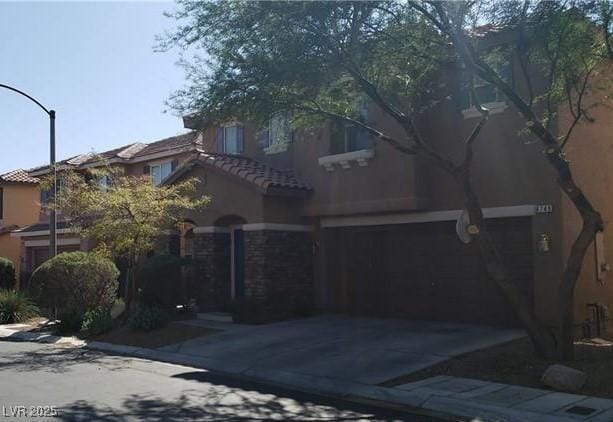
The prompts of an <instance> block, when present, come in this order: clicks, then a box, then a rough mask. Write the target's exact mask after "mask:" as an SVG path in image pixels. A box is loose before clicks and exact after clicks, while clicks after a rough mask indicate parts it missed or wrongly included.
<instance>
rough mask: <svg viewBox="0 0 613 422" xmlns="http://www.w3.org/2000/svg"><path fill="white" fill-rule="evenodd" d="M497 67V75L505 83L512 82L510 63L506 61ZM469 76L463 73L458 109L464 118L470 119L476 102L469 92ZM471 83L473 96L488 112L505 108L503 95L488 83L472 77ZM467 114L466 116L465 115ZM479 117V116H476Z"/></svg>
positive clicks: (470, 91)
mask: <svg viewBox="0 0 613 422" xmlns="http://www.w3.org/2000/svg"><path fill="white" fill-rule="evenodd" d="M496 67H497V69H496V70H497V71H498V74H499V75H500V76H501V77H502V79H503V80H504V81H506V82H511V81H512V67H511V63H510V62H509V61H507V62H506V63H504V64H500V65H498V66H496ZM470 78H471V75H470V74H469V73H467V72H463V74H462V81H461V86H460V107H461V109H462V110H463V113H464V115H465V116H466V117H472V115H473V114H474V113H471V111H476V104H477V101H476V99H475V98H474V95H473V92H472V90H471V80H470ZM472 78H473V80H472V83H473V86H474V88H475V92H474V93H475V94H476V96H477V100H478V101H479V103H480V104H481V105H482V106H483V107H485V108H487V109H490V111H495V110H499V111H500V110H502V109H504V107H505V106H506V100H505V97H504V94H503V93H502V92H501V91H500V90H499V89H498V88H497V87H496V86H495V85H492V84H490V83H489V82H486V81H484V80H483V79H481V78H479V77H478V76H473V77H472ZM467 112H468V114H467ZM477 115H479V114H477Z"/></svg>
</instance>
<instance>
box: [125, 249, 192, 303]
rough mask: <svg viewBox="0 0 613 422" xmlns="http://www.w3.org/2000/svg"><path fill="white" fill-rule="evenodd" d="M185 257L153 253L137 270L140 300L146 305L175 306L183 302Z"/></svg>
mask: <svg viewBox="0 0 613 422" xmlns="http://www.w3.org/2000/svg"><path fill="white" fill-rule="evenodd" d="M184 263H185V262H184V259H183V258H180V257H178V256H175V255H153V256H152V257H150V258H148V259H146V260H145V261H143V262H142V263H141V265H140V266H139V268H138V270H137V272H136V282H137V286H138V287H139V300H140V302H141V303H142V304H143V305H144V306H154V307H155V306H158V307H162V308H174V307H175V306H176V305H181V304H183V288H182V279H181V268H182V266H183V265H184Z"/></svg>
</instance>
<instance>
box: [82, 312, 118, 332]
mask: <svg viewBox="0 0 613 422" xmlns="http://www.w3.org/2000/svg"><path fill="white" fill-rule="evenodd" d="M112 329H113V318H112V317H111V313H110V312H108V311H89V312H87V313H86V314H85V315H84V316H83V324H82V325H81V333H82V334H84V335H85V336H87V337H93V336H98V335H100V334H104V333H107V332H109V331H111V330H112Z"/></svg>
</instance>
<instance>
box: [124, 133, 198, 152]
mask: <svg viewBox="0 0 613 422" xmlns="http://www.w3.org/2000/svg"><path fill="white" fill-rule="evenodd" d="M196 143H199V137H198V132H195V131H193V132H187V133H184V134H182V135H177V136H172V137H170V138H165V139H162V140H160V141H157V142H152V143H150V144H147V145H146V146H145V147H144V148H142V149H141V150H139V151H138V152H137V153H135V154H134V157H142V156H144V155H149V154H156V153H158V152H164V151H168V150H171V149H175V148H182V147H187V146H190V145H193V144H196Z"/></svg>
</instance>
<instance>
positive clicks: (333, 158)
mask: <svg viewBox="0 0 613 422" xmlns="http://www.w3.org/2000/svg"><path fill="white" fill-rule="evenodd" d="M508 74H509V77H510V78H513V74H514V69H513V66H511V67H510V69H509V71H508ZM484 88H487V87H484ZM484 91H486V92H487V94H488V97H487V101H486V104H485V105H486V106H487V107H488V108H489V109H490V110H491V117H490V119H489V122H488V123H487V125H486V126H485V128H484V129H483V131H482V133H481V138H482V139H483V141H480V142H477V143H476V144H475V147H474V148H475V157H476V158H475V161H474V168H473V181H474V185H475V189H476V191H477V193H478V195H479V196H480V199H481V201H482V204H483V206H484V207H485V210H484V211H485V216H486V218H488V221H489V229H490V231H491V232H492V233H493V235H494V237H495V239H496V240H497V242H498V243H499V245H500V248H501V251H502V254H503V256H504V259H505V260H506V262H507V264H508V266H509V268H510V269H511V271H512V273H513V276H514V278H515V279H516V281H517V283H518V284H519V285H520V286H521V288H522V290H523V291H524V292H525V294H526V295H527V296H528V297H529V298H530V300H531V302H532V303H533V306H534V309H535V311H536V312H537V313H538V314H539V315H540V316H542V318H543V319H544V320H545V321H551V322H552V323H553V322H554V318H555V310H556V307H557V302H556V300H557V294H556V292H557V286H558V282H559V279H560V271H561V270H562V268H563V262H564V260H565V258H566V256H567V254H568V251H569V247H570V244H571V242H572V241H573V239H574V235H575V231H574V230H576V228H577V224H578V216H577V214H576V212H575V211H574V209H573V208H572V206H571V205H570V204H569V202H568V201H567V200H566V198H565V197H564V196H563V195H562V193H561V192H560V190H559V188H558V186H557V185H556V183H555V175H554V172H553V171H552V170H551V169H550V168H549V165H548V164H547V162H546V161H545V160H544V159H543V157H542V147H541V146H540V144H539V143H537V142H524V141H523V140H522V139H521V138H520V137H519V135H518V132H519V130H520V129H521V128H522V127H523V124H524V122H523V121H522V119H521V118H520V117H519V116H518V114H517V113H516V112H515V110H513V108H512V107H510V106H509V105H508V104H506V102H505V100H504V98H503V97H501V96H499V95H498V93H497V92H496V91H495V90H494V89H490V90H489V91H488V90H487V89H485V90H484ZM460 95H461V94H460ZM589 95H592V96H597V95H600V94H599V93H598V92H597V91H594V92H592V93H590V94H589ZM364 112H365V113H366V114H367V116H365V117H366V118H368V120H369V122H371V123H372V124H374V125H375V126H377V127H386V128H388V129H389V130H390V131H397V132H398V133H399V134H400V133H401V129H400V128H399V127H397V126H396V123H395V122H393V121H391V120H390V119H389V118H388V117H387V116H385V115H384V114H382V113H380V112H379V111H378V110H377V108H376V107H374V106H371V107H368V109H366V110H365V111H364ZM476 117H478V113H477V112H476V111H475V109H474V108H473V107H472V104H471V102H470V98H464V99H462V98H459V99H458V98H456V99H455V100H454V101H447V102H442V103H440V104H439V105H437V106H436V107H435V108H434V109H432V110H430V111H429V112H427V113H425V114H424V115H422V116H420V120H419V126H420V129H421V131H422V133H423V136H424V137H427V138H428V139H429V140H430V141H431V142H432V144H433V146H434V147H435V148H437V149H438V150H439V151H444V152H445V154H446V155H449V156H452V157H453V156H454V154H461V151H462V150H461V148H462V142H461V141H462V140H463V139H465V137H466V136H467V134H468V133H469V132H470V131H471V130H472V128H473V126H474V124H475V122H476V121H475V118H476ZM594 117H595V122H594V123H582V124H580V126H579V127H578V129H577V135H576V136H577V137H578V138H580V139H581V143H577V144H576V145H573V146H571V147H570V148H569V149H568V152H567V154H568V158H569V160H570V161H571V163H572V168H573V170H574V171H575V172H576V174H577V181H578V183H579V184H580V185H582V186H583V187H584V188H585V190H586V192H588V194H590V195H591V197H593V198H594V202H595V206H596V207H597V209H598V210H599V211H600V212H601V213H602V214H603V217H604V220H605V224H606V230H605V232H604V234H603V235H602V236H599V240H598V245H597V246H598V247H595V248H593V250H592V251H590V253H589V255H588V257H587V258H586V261H585V263H584V269H583V272H582V275H581V278H580V280H579V283H578V286H577V290H576V301H575V302H576V305H575V308H576V309H575V315H576V321H577V323H578V324H580V323H581V322H583V321H584V320H585V319H586V318H589V317H590V316H591V315H592V308H591V307H590V306H591V305H590V304H594V303H597V304H600V305H606V306H609V307H610V306H613V285H612V283H613V278H612V277H613V276H612V275H611V273H610V272H609V271H607V269H608V267H607V263H611V262H613V252H612V251H613V249H611V248H609V249H607V250H605V249H604V245H605V244H610V243H611V235H610V234H609V226H608V225H609V222H610V221H611V219H612V217H613V202H612V201H611V198H610V195H608V190H607V189H608V186H611V185H613V183H612V182H613V171H611V170H610V166H609V165H608V163H609V162H611V159H613V157H612V154H613V138H612V136H613V135H612V132H611V130H610V120H611V119H610V111H609V110H608V109H607V108H601V109H598V110H597V111H594ZM564 118H565V117H564V116H563V115H562V116H560V119H559V124H560V127H561V128H562V127H563V125H564ZM184 124H185V127H186V128H188V129H191V130H192V131H191V132H189V133H187V134H185V135H181V136H177V137H173V138H169V139H165V140H162V141H159V142H155V143H152V144H132V145H128V146H125V147H122V148H118V149H116V150H112V151H108V152H106V153H103V155H104V157H105V159H106V160H108V161H109V162H111V163H114V164H117V165H123V166H125V168H126V171H127V173H128V174H148V175H150V176H151V179H152V183H156V184H157V183H173V182H175V181H177V180H180V179H181V178H185V177H197V178H199V179H200V181H201V183H200V184H199V187H198V189H199V192H198V194H199V195H210V196H211V197H212V203H211V204H210V206H209V207H208V208H206V209H205V210H202V211H199V212H197V213H193V214H192V215H190V216H189V219H188V220H187V221H186V222H185V224H184V225H183V227H182V229H181V230H177V232H176V233H174V234H171V235H169V236H168V238H167V239H166V240H165V241H167V243H166V246H165V247H164V248H165V249H166V251H168V252H171V253H176V254H182V255H188V256H192V257H193V258H194V259H195V261H197V262H198V266H197V268H196V270H195V271H194V274H193V276H194V282H193V283H192V287H191V289H192V290H191V295H192V296H193V297H195V298H196V299H197V301H198V303H199V305H200V307H201V308H202V309H208V310H226V309H228V307H229V304H230V303H231V302H232V301H233V300H234V299H240V298H250V299H252V300H253V301H256V302H258V301H260V302H265V301H267V300H283V301H287V302H288V303H293V302H299V301H305V300H306V301H308V302H309V303H311V304H312V305H314V307H315V308H317V309H318V310H320V311H324V312H341V313H348V314H357V315H374V316H383V317H404V318H421V319H444V320H454V321H466V322H480V323H486V324H516V323H517V321H516V318H515V316H514V314H513V312H512V309H511V308H510V307H509V305H508V304H507V302H506V300H505V298H504V297H503V296H502V295H501V293H500V292H499V291H498V289H497V287H496V286H495V284H494V283H493V282H491V281H490V280H489V279H488V276H487V274H486V272H485V269H484V267H483V265H482V262H481V259H480V257H479V254H478V251H477V250H476V246H475V245H473V244H468V245H465V244H463V243H461V242H460V240H459V239H458V236H457V235H456V229H455V227H456V220H457V219H458V217H459V216H460V213H461V210H462V208H463V203H464V199H463V197H462V195H461V192H460V190H459V189H458V188H457V187H456V185H455V182H454V181H453V180H452V179H451V177H450V176H448V175H447V174H445V173H442V172H441V171H439V170H437V169H436V168H433V167H431V166H429V165H428V164H427V163H425V162H422V160H421V159H420V157H418V156H408V155H402V154H399V153H398V152H397V151H396V150H394V149H393V148H392V147H390V146H389V145H387V144H385V143H379V142H374V141H373V139H371V138H370V137H369V136H367V135H365V134H364V133H362V132H361V131H360V130H357V129H356V128H354V127H351V126H345V125H337V124H332V123H330V124H327V125H324V126H322V127H321V128H319V130H317V131H310V132H309V133H300V132H297V133H292V132H291V131H290V129H289V126H288V124H287V121H286V118H285V117H284V116H283V115H278V116H276V117H274V118H273V119H271V121H270V122H269V124H268V126H267V127H265V128H262V127H256V126H254V125H252V124H250V123H249V122H242V121H239V120H235V121H230V122H227V123H225V124H223V125H218V126H210V125H209V126H205V127H201V126H200V125H199V122H198V119H197V118H196V117H195V116H188V117H186V118H184ZM560 130H563V129H560ZM587 145H589V147H588V146H587ZM62 165H64V166H67V167H72V168H86V167H88V166H95V165H97V162H96V159H94V158H92V157H91V156H89V155H84V156H79V157H74V158H72V159H69V160H66V161H64V162H62ZM46 171H47V168H39V169H34V170H32V171H30V175H31V176H41V175H43V174H45V172H46ZM46 230H47V229H46V225H45V223H44V215H43V219H42V220H41V223H40V224H36V225H33V226H30V227H28V228H25V229H22V230H19V231H18V232H15V233H13V234H12V236H15V237H21V238H22V239H23V241H24V251H25V252H24V262H25V265H24V268H25V269H26V271H29V270H31V269H32V268H33V267H35V266H36V264H37V263H39V262H40V260H41V259H44V254H45V253H46V252H45V250H43V249H40V248H39V247H38V246H37V245H38V243H36V242H37V241H39V242H40V241H43V240H44V238H45V236H46V235H47V234H48V232H46ZM60 230H61V238H60V246H61V247H63V248H66V249H68V248H86V247H87V245H84V244H83V242H82V241H81V240H80V239H76V238H74V236H73V235H71V234H70V233H69V232H68V231H67V230H65V228H62V226H61V225H60ZM28 242H30V243H28Z"/></svg>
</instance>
